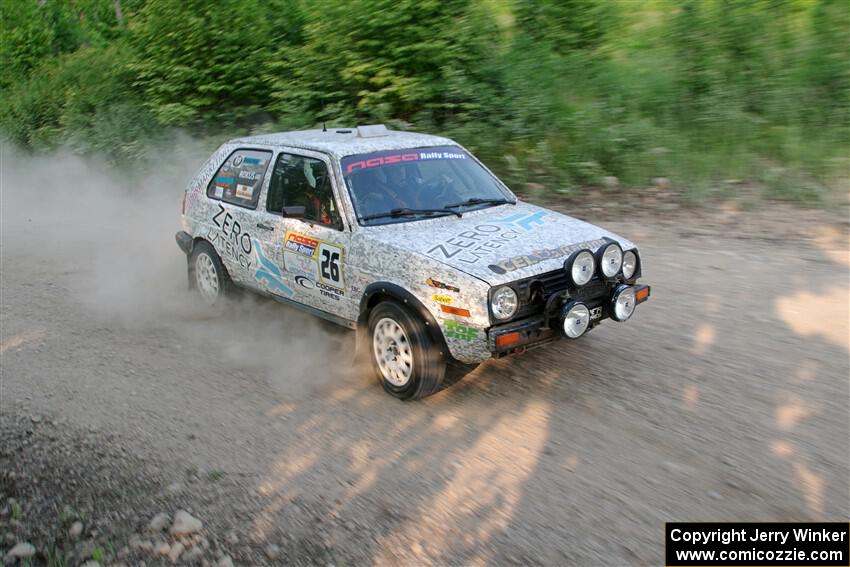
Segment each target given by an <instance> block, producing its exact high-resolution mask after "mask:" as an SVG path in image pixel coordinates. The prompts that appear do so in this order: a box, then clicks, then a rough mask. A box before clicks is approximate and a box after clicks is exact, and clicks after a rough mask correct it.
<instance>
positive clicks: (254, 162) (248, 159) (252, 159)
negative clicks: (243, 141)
mask: <svg viewBox="0 0 850 567" xmlns="http://www.w3.org/2000/svg"><path fill="white" fill-rule="evenodd" d="M239 157H240V158H242V160H241V161H240V162H239V163H237V164H235V165H237V166H238V165H239V164H240V163H242V162H245V165H260V164H262V163H263V162H264V161H265V160H264V159H260V158H255V157H247V156H244V157H243V156H239Z"/></svg>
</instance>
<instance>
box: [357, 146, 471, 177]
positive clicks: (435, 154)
mask: <svg viewBox="0 0 850 567" xmlns="http://www.w3.org/2000/svg"><path fill="white" fill-rule="evenodd" d="M466 159H470V157H469V154H467V153H466V152H465V151H463V150H462V149H460V148H458V147H457V146H437V147H433V148H416V149H404V150H387V151H383V152H374V153H371V154H359V155H355V156H347V157H344V158H343V159H342V162H341V164H342V171H343V172H344V173H345V175H349V174H350V173H353V172H355V171H357V170H358V169H370V168H373V167H381V166H383V165H391V164H396V163H402V162H409V161H425V160H466Z"/></svg>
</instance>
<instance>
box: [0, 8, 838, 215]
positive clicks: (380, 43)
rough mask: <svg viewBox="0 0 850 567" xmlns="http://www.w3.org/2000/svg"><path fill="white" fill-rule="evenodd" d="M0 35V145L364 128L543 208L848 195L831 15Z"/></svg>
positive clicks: (763, 12)
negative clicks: (768, 194) (468, 166)
mask: <svg viewBox="0 0 850 567" xmlns="http://www.w3.org/2000/svg"><path fill="white" fill-rule="evenodd" d="M0 34H2V42H0V59H2V61H3V65H2V67H0V100H2V105H0V129H2V131H3V132H4V134H5V136H7V137H9V138H10V139H11V140H13V141H14V142H16V143H19V144H22V145H25V146H28V147H31V148H34V149H36V150H42V149H49V148H53V147H56V146H57V145H60V144H64V145H70V146H71V147H73V148H75V149H77V150H78V151H80V152H98V153H102V154H105V155H106V156H107V157H109V158H110V159H112V160H113V161H115V162H122V161H123V162H133V161H139V160H143V159H144V157H145V156H146V154H145V152H146V151H147V149H148V148H149V147H151V144H152V142H154V141H157V140H158V139H161V138H163V137H165V136H167V135H168V132H169V131H171V130H172V129H173V128H184V129H187V130H189V131H191V132H194V133H196V134H200V135H203V136H207V137H210V138H211V139H220V138H222V137H224V136H230V135H234V134H237V133H244V132H249V131H268V130H275V129H291V128H301V127H312V126H315V125H316V124H318V123H320V122H321V121H327V122H328V124H329V125H342V124H345V125H351V124H354V123H368V122H378V121H380V122H387V123H390V124H393V125H395V126H396V127H402V128H412V129H419V130H425V131H437V132H442V133H445V134H447V135H450V136H453V137H455V138H456V139H458V140H459V141H461V142H463V143H465V144H467V145H468V146H470V147H471V148H472V149H473V150H475V151H477V152H479V153H480V154H481V155H482V157H484V158H485V159H486V160H487V161H488V163H490V164H491V165H493V166H494V167H495V168H496V169H498V170H499V171H500V173H503V174H504V175H506V176H507V177H508V179H509V180H510V181H511V182H513V183H515V184H523V183H538V184H544V185H546V186H547V187H548V188H549V189H551V190H554V191H559V192H569V191H571V190H572V189H573V188H574V187H577V186H580V185H585V184H597V183H601V182H602V181H603V180H604V179H606V178H607V180H608V183H611V176H616V177H618V178H619V181H620V183H622V184H625V185H627V186H642V185H645V184H647V183H649V180H650V179H652V178H653V177H668V178H670V179H671V180H672V182H673V183H674V184H675V185H678V186H680V187H684V188H687V190H688V191H689V192H690V193H691V194H693V195H699V194H701V193H703V192H705V191H708V190H713V189H714V188H717V187H723V184H724V181H729V180H732V179H734V180H739V181H748V182H758V183H761V184H762V185H764V186H765V187H768V188H769V189H770V190H771V191H772V194H773V195H775V196H779V197H789V198H817V197H818V196H819V195H820V194H822V193H823V192H824V190H825V189H827V188H829V187H836V186H839V185H840V184H842V183H846V182H847V170H848V148H850V133H848V132H850V4H849V3H848V2H846V0H767V1H765V2H751V1H749V0H682V1H675V0H652V1H649V2H629V1H626V0H623V1H622V2H619V3H615V2H610V1H608V0H309V1H308V0H220V1H218V2H207V1H205V0H20V1H19V0H0Z"/></svg>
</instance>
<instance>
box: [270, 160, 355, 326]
mask: <svg viewBox="0 0 850 567" xmlns="http://www.w3.org/2000/svg"><path fill="white" fill-rule="evenodd" d="M331 171H332V170H331V167H330V160H329V158H328V156H326V155H324V154H322V153H319V152H311V151H308V150H300V149H291V150H290V149H286V150H282V151H281V152H280V153H279V154H278V155H277V157H276V158H275V163H274V165H273V167H272V170H271V174H270V181H269V188H268V192H267V198H266V211H267V212H268V213H269V214H273V215H278V216H279V219H280V232H281V233H282V235H281V236H282V237H281V239H280V241H279V242H280V248H279V254H280V256H279V259H280V264H279V265H280V266H282V267H283V272H284V275H283V279H284V282H285V283H286V284H287V286H288V287H289V288H290V289H291V290H292V292H293V294H292V296H291V298H292V299H293V300H294V301H297V302H299V303H303V304H305V305H308V306H310V307H314V308H316V309H320V310H322V311H325V312H328V313H331V314H334V315H337V316H342V317H343V318H346V319H352V318H353V316H352V313H353V307H352V301H353V300H352V298H351V297H350V294H349V293H348V283H347V279H346V261H347V250H348V246H349V242H350V233H349V232H348V230H346V226H345V223H344V221H343V219H342V215H341V214H340V209H339V203H338V201H337V199H336V196H335V194H334V179H333V176H332V174H331Z"/></svg>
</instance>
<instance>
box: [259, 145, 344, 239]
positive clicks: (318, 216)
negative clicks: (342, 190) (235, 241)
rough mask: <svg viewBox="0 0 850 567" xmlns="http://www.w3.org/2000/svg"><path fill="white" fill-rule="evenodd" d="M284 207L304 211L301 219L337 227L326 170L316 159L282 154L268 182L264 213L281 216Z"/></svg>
mask: <svg viewBox="0 0 850 567" xmlns="http://www.w3.org/2000/svg"><path fill="white" fill-rule="evenodd" d="M284 207H304V219H305V220H308V221H311V222H315V223H318V224H323V225H328V226H334V227H341V226H342V220H341V219H340V216H339V211H338V210H337V208H336V201H334V195H333V189H332V188H331V178H330V175H329V174H328V166H327V165H326V164H325V162H323V161H322V160H320V159H315V158H310V157H305V156H297V155H294V154H285V153H282V154H280V155H279V156H278V157H277V161H276V162H275V164H274V169H273V170H272V176H271V181H270V182H269V195H268V199H267V201H266V209H267V210H268V211H269V212H270V213H277V214H283V212H284V211H283V210H284Z"/></svg>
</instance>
